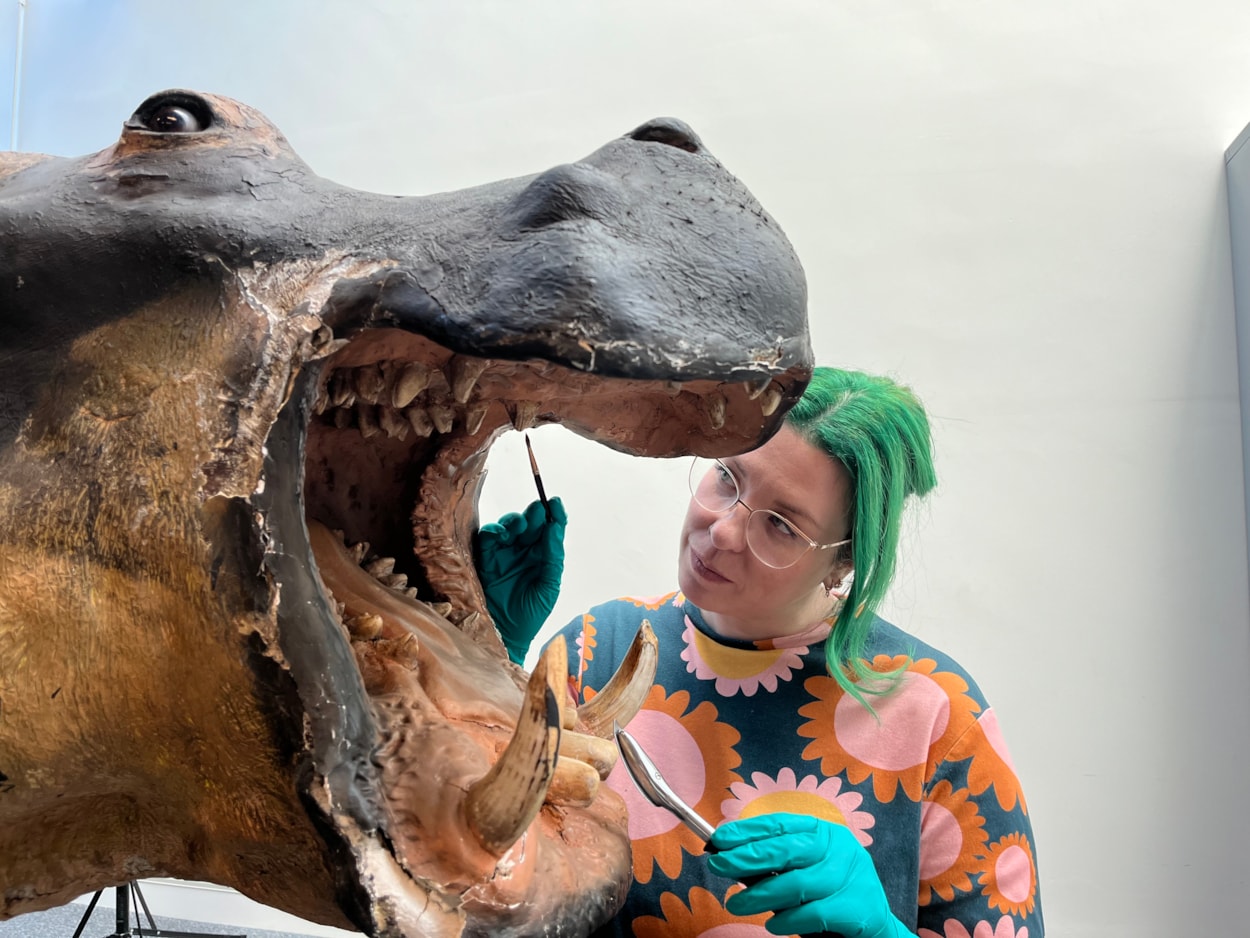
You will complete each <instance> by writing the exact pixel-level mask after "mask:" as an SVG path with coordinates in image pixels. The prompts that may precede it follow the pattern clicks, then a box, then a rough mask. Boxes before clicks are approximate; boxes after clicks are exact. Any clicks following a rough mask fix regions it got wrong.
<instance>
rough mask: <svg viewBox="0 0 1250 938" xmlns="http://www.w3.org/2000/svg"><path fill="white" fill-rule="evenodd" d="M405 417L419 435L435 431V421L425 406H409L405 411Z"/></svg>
mask: <svg viewBox="0 0 1250 938" xmlns="http://www.w3.org/2000/svg"><path fill="white" fill-rule="evenodd" d="M404 417H405V418H406V419H407V420H408V425H409V426H410V427H412V430H413V432H414V433H416V435H417V436H429V435H430V434H431V433H433V432H434V422H433V421H432V420H430V415H429V414H428V413H426V411H425V408H424V407H409V408H408V409H407V410H405V411H404Z"/></svg>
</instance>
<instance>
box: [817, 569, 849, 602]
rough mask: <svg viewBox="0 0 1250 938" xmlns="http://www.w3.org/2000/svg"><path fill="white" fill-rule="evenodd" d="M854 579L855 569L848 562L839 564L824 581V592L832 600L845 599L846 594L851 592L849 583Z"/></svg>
mask: <svg viewBox="0 0 1250 938" xmlns="http://www.w3.org/2000/svg"><path fill="white" fill-rule="evenodd" d="M854 579H855V568H854V567H852V566H851V564H850V562H849V561H845V562H839V563H837V564H835V565H834V568H833V569H832V570H830V571H829V573H828V575H827V576H826V577H825V579H824V586H825V592H827V593H828V594H829V595H830V596H831V597H832V598H834V599H846V597H847V594H849V593H850V592H851V581H852V580H854Z"/></svg>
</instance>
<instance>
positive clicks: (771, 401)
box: [760, 385, 781, 417]
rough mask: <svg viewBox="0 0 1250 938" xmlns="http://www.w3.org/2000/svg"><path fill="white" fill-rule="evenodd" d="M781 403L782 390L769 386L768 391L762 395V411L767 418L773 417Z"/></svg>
mask: <svg viewBox="0 0 1250 938" xmlns="http://www.w3.org/2000/svg"><path fill="white" fill-rule="evenodd" d="M780 403H781V388H779V387H776V386H774V385H769V387H768V389H767V390H766V391H764V392H763V393H762V394H761V395H760V410H761V411H763V413H764V416H765V417H771V416H772V415H773V413H774V412H775V411H776V410H777V405H779V404H780Z"/></svg>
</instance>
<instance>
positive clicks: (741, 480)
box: [677, 424, 850, 639]
mask: <svg viewBox="0 0 1250 938" xmlns="http://www.w3.org/2000/svg"><path fill="white" fill-rule="evenodd" d="M721 461H722V462H723V463H724V464H725V465H726V466H727V467H728V468H729V470H730V471H731V472H732V473H733V475H734V477H735V478H736V479H737V481H738V487H739V490H740V491H739V497H740V499H741V502H743V503H745V504H746V505H750V506H751V508H754V509H761V510H762V509H771V510H772V511H775V512H777V513H778V514H780V515H782V516H784V517H785V518H787V519H788V520H790V521H791V522H793V523H794V524H795V525H796V526H797V527H798V528H799V529H800V530H801V531H802V532H803V533H804V534H806V535H807V536H808V537H810V538H811V539H812V540H814V541H816V542H817V543H819V544H831V543H834V542H835V541H840V540H843V539H844V538H847V537H849V536H850V529H849V522H848V517H849V513H848V511H847V504H848V497H849V488H850V480H849V478H848V476H847V473H846V469H845V468H843V466H842V464H841V463H840V462H837V461H836V460H833V459H830V458H829V457H828V456H826V455H825V454H824V453H823V452H822V451H821V450H819V449H817V448H816V447H815V446H812V445H811V444H810V443H808V442H807V441H806V440H804V439H803V438H802V437H801V436H799V435H798V433H796V432H795V431H794V430H793V429H791V427H790V426H789V425H788V424H786V425H783V426H782V428H781V430H780V431H778V433H777V435H776V436H774V437H773V438H772V439H771V440H769V441H768V442H767V443H765V444H764V445H763V446H761V447H760V448H759V449H757V450H754V451H752V452H750V453H745V454H743V455H741V456H731V457H728V458H726V459H723V460H721ZM747 517H748V511H747V509H746V508H745V507H744V506H743V504H741V503H740V504H738V505H736V506H735V507H734V508H732V509H730V510H729V511H725V512H720V513H717V512H713V511H709V510H708V509H706V508H703V507H702V506H701V505H699V503H698V502H696V501H695V500H694V499H693V498H692V499H691V500H690V505H689V507H688V508H687V509H686V520H685V523H684V524H683V525H682V531H681V545H680V554H679V557H678V563H677V579H678V583H679V585H680V586H681V590H682V592H683V593H685V594H686V598H687V599H689V600H690V601H691V602H693V603H694V604H695V605H696V606H698V607H699V608H700V609H702V610H703V611H704V613H706V614H707V619H708V623H709V624H710V625H711V626H712V627H713V628H714V629H716V630H717V632H718V633H720V634H721V635H723V636H724V637H726V638H742V639H752V638H768V637H775V636H780V635H786V634H792V633H794V632H797V631H801V630H802V629H804V628H806V627H807V626H809V625H811V624H812V623H813V622H814V621H815V620H816V619H817V618H819V617H820V616H822V615H824V614H825V613H827V612H828V609H829V606H830V603H829V601H828V599H827V598H826V597H825V594H824V588H823V586H824V583H825V582H827V581H830V580H831V579H832V580H834V581H836V580H840V579H841V578H842V575H844V574H845V573H846V572H847V571H848V570H849V567H847V566H845V565H843V566H841V567H839V566H838V564H837V561H836V557H837V555H838V554H839V553H840V551H839V550H837V549H836V548H835V549H830V550H811V551H808V552H807V553H806V554H804V555H803V557H802V559H800V560H799V562H798V563H796V564H794V566H791V567H786V568H785V569H782V570H777V569H775V568H773V567H769V566H768V565H766V564H764V563H763V562H761V561H760V559H759V558H758V557H756V556H755V555H754V554H753V553H752V552H751V549H750V547H748V546H747V541H746V527H747Z"/></svg>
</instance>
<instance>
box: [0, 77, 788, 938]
mask: <svg viewBox="0 0 1250 938" xmlns="http://www.w3.org/2000/svg"><path fill="white" fill-rule="evenodd" d="M9 169H10V170H11V171H10V172H8V173H7V174H6V172H5V171H4V170H3V169H2V168H0V242H3V244H0V247H4V248H6V250H5V251H3V252H0V266H2V267H3V268H4V269H2V270H0V300H2V301H3V306H2V307H0V308H2V309H3V310H4V315H3V316H2V317H0V366H3V367H0V405H2V409H3V412H2V413H0V531H3V532H4V533H3V535H0V561H3V563H0V656H5V662H6V663H8V664H10V665H12V666H11V667H6V668H0V675H3V676H2V677H0V681H4V682H5V683H4V685H3V686H2V687H0V699H3V701H4V707H5V710H4V715H5V717H6V720H5V721H0V771H3V772H4V773H5V775H6V777H7V778H9V779H10V780H13V779H17V780H18V782H17V784H11V785H10V786H9V788H8V789H7V790H6V791H5V792H4V793H3V794H0V832H2V833H0V857H3V858H4V859H3V860H0V873H3V874H4V875H3V877H0V878H2V879H3V881H4V882H6V883H13V884H15V886H14V888H12V889H8V890H7V891H6V893H5V896H4V900H3V901H4V905H3V906H0V917H3V916H6V915H9V914H17V913H19V912H22V911H29V910H33V909H36V908H44V907H47V906H48V905H52V904H56V903H57V902H58V901H65V900H66V899H68V898H70V897H72V896H73V895H77V894H79V893H81V892H84V891H88V890H90V889H92V888H99V887H100V886H102V885H107V884H110V883H115V882H121V881H124V880H125V879H129V878H132V877H134V876H137V875H161V874H164V875H177V876H183V877H187V878H202V879H210V880H214V881H217V882H222V883H225V884H228V885H231V886H234V887H235V888H238V889H240V890H242V891H244V892H246V893H248V894H249V895H252V896H254V897H255V898H258V899H260V900H261V901H264V902H267V903H269V904H271V905H275V906H278V907H281V908H285V909H287V910H289V911H292V912H294V913H296V914H299V915H303V916H304V917H306V918H310V919H314V920H318V921H325V922H329V923H332V924H352V925H355V926H356V927H359V928H362V929H364V930H366V931H368V932H370V933H373V934H378V935H383V934H386V935H473V934H498V935H507V934H517V935H523V934H533V933H539V932H542V933H557V934H581V933H584V932H587V931H589V930H591V928H592V927H593V926H594V925H595V924H596V923H598V922H600V921H602V920H604V919H605V918H607V917H608V916H609V915H610V914H611V913H612V911H613V910H614V909H615V907H616V906H617V904H619V902H620V900H621V898H622V896H623V894H624V890H625V888H626V886H627V884H628V880H629V851H628V839H627V836H626V833H625V823H624V817H623V806H622V805H621V803H620V801H619V799H617V798H615V796H614V795H612V794H611V793H610V792H608V791H606V790H598V782H599V779H600V778H601V777H602V776H603V775H604V774H606V771H607V770H608V768H610V765H611V761H612V759H613V758H614V749H612V747H611V746H610V745H607V748H605V742H604V740H602V739H596V738H595V737H596V734H602V733H603V732H604V730H605V724H606V725H610V719H607V717H605V714H606V713H607V711H608V709H609V708H611V707H617V708H621V712H624V711H626V710H628V708H629V707H631V706H635V707H636V706H637V704H638V703H639V702H640V697H639V691H638V685H636V684H631V683H629V682H628V681H626V682H625V683H624V684H622V685H621V686H618V687H616V688H614V690H613V692H612V693H608V692H607V691H606V690H605V692H604V693H603V694H601V695H600V698H596V700H597V701H600V703H599V705H598V707H597V708H592V709H591V710H589V711H587V710H583V711H581V712H577V713H575V712H573V711H572V710H571V709H570V707H569V704H568V702H567V700H565V699H564V693H563V683H564V674H565V671H564V667H563V664H562V662H561V660H560V657H559V655H560V653H561V651H562V649H559V648H555V649H553V650H552V651H549V653H548V654H547V655H546V656H545V657H544V658H543V660H542V662H541V663H540V665H539V666H538V668H536V670H535V674H534V675H533V676H531V677H530V678H528V679H527V678H526V675H524V674H523V673H522V672H521V671H520V670H519V669H517V668H515V667H514V666H512V665H511V664H509V663H508V662H507V660H506V656H505V655H504V652H503V649H502V646H501V645H500V643H499V641H498V637H497V635H496V634H495V632H494V630H493V628H492V627H491V623H490V621H489V618H488V616H487V614H486V609H485V603H484V600H483V596H482V592H481V588H480V585H479V584H478V582H477V579H476V575H475V573H474V569H473V563H472V536H473V532H474V531H475V530H476V527H477V517H476V500H477V493H478V489H479V487H480V483H481V475H482V466H483V464H484V460H485V456H486V453H487V451H488V449H489V446H490V444H491V442H492V441H493V440H494V439H495V438H496V437H497V436H498V435H499V434H500V433H503V432H506V431H507V430H509V429H512V428H516V429H522V430H523V429H527V428H528V427H530V426H534V425H537V424H543V423H552V422H560V423H563V424H564V425H565V426H568V427H570V428H571V429H573V430H575V431H576V432H579V433H581V434H583V435H586V436H589V437H591V438H594V439H597V440H599V441H601V442H604V443H606V444H607V445H609V446H612V447H614V448H617V449H621V450H623V451H626V452H632V453H641V454H647V455H676V454H679V453H685V452H699V453H704V454H715V453H728V452H736V451H741V450H743V449H746V448H748V447H750V446H752V445H754V444H755V443H757V442H759V441H760V440H762V439H764V438H766V437H767V435H768V434H769V433H771V432H772V430H773V429H774V428H775V427H776V426H777V424H778V422H779V421H780V419H781V417H782V414H783V413H784V410H785V409H786V407H788V406H789V404H790V403H791V402H792V401H793V400H795V399H796V398H797V396H798V394H799V393H801V390H802V386H803V384H804V382H805V380H806V376H807V373H808V371H809V369H810V365H811V360H810V358H811V356H810V349H809V347H808V344H807V333H806V323H805V320H804V316H803V306H804V299H805V298H804V293H803V278H802V271H801V268H800V267H799V266H798V262H797V260H795V258H794V255H793V252H792V251H791V250H790V248H789V245H788V244H787V243H786V242H785V239H784V237H783V236H782V235H781V234H780V232H779V231H778V230H777V229H776V227H775V225H774V224H773V223H772V221H771V220H770V219H769V218H768V217H767V215H765V214H764V213H763V211H762V210H761V209H759V207H758V206H757V205H756V204H755V202H754V200H753V199H751V197H750V195H749V194H748V193H746V191H745V189H743V188H742V187H741V185H740V184H739V183H738V182H737V181H736V180H734V179H733V178H732V177H731V176H729V175H728V174H727V173H725V172H724V171H723V169H722V168H721V167H720V166H719V165H718V164H717V163H716V162H715V160H713V159H712V158H711V157H710V156H708V155H707V154H706V152H705V151H704V150H703V148H702V145H701V144H700V143H699V142H698V141H697V138H695V137H694V136H693V134H692V133H690V132H689V130H688V129H687V128H685V127H684V126H683V125H680V124H679V123H678V122H673V121H656V122H651V123H650V124H647V125H643V127H641V128H639V129H638V130H636V131H634V132H633V133H631V134H630V135H627V136H626V137H624V138H622V139H620V140H618V141H615V142H613V143H610V144H609V145H608V146H606V147H604V148H603V149H601V150H599V151H597V152H596V153H595V154H592V155H591V156H590V157H587V158H586V159H585V160H583V161H580V162H579V163H575V164H570V165H568V166H563V167H557V168H556V169H554V170H551V171H549V172H548V173H544V174H540V175H539V176H535V177H529V178H527V179H521V180H513V181H508V182H504V183H496V184H493V185H489V186H483V187H480V188H478V189H472V190H466V191H465V192H461V193H451V194H445V195H440V196H432V197H427V198H424V199H387V198H384V197H381V196H374V195H370V194H366V193H358V192H352V191H351V190H345V189H341V188H339V187H335V186H333V185H332V184H330V183H327V182H325V181H323V180H320V179H317V178H316V177H315V176H313V175H312V174H311V173H310V172H309V171H308V170H307V167H305V166H304V165H303V164H302V163H300V162H299V161H298V158H297V157H295V156H294V154H293V153H291V152H290V150H289V147H287V145H286V144H285V141H283V140H282V138H281V136H280V135H279V134H278V133H277V131H276V130H274V129H273V128H272V127H271V126H270V125H269V124H268V123H267V122H265V121H264V119H263V118H262V117H260V116H259V115H258V114H256V112H254V111H251V110H250V109H248V108H246V106H244V105H240V104H237V103H235V102H231V101H228V100H226V99H222V98H216V97H212V96H207V95H195V94H192V93H190V92H172V93H164V94H162V95H156V96H154V97H153V98H151V99H149V101H147V102H145V103H144V104H143V105H142V106H141V107H140V109H139V110H138V111H137V112H136V114H135V116H134V117H133V118H132V119H131V121H129V122H128V124H127V126H126V128H125V130H124V131H123V135H122V139H121V140H120V141H119V143H118V144H117V145H116V146H115V147H113V148H110V149H109V150H106V151H102V152H101V153H100V154H96V155H95V156H93V157H88V158H85V159H83V160H77V161H59V160H43V161H35V160H31V159H29V158H21V159H20V160H14V161H13V162H12V163H11V164H10V166H9ZM50 310H51V311H55V316H54V318H53V319H52V320H51V321H50V320H49V311H50ZM32 565H34V566H35V567H37V568H38V569H39V571H40V575H39V576H38V577H37V578H32V577H31V576H29V575H28V574H27V572H26V571H27V570H28V569H30V568H31V567H32ZM84 636H88V637H89V638H86V639H85V638H84ZM101 637H107V640H106V641H103V642H101V641H99V639H100V638H101ZM36 638H37V640H36ZM84 641H87V643H88V645H89V647H91V649H92V651H93V654H91V655H88V656H85V657H84V656H83V655H82V654H81V653H79V652H78V649H79V648H80V647H81V646H82V645H83V643H84ZM134 647H143V648H145V649H147V650H148V651H149V658H148V659H147V660H145V661H143V662H142V667H141V666H140V665H139V663H137V662H136V661H135V660H134V658H133V656H130V655H128V654H127V653H126V652H127V650H128V649H130V648H134ZM654 656H655V648H654V643H653V640H649V639H648V637H647V635H646V634H643V635H642V636H641V638H640V641H639V644H638V646H637V649H636V653H635V655H634V656H633V659H632V664H631V668H630V669H628V670H629V671H630V672H631V673H637V674H641V675H642V676H643V678H644V680H643V683H644V684H645V683H646V681H645V675H646V671H647V667H648V665H649V664H650V665H653V663H654ZM18 662H20V666H18ZM118 686H121V687H126V688H128V690H127V692H126V693H125V694H120V695H119V694H116V693H112V690H113V689H114V688H116V687H118ZM171 688H176V689H177V692H176V693H171V692H170V689H171ZM54 691H55V692H54ZM601 698H602V699H601ZM12 701H17V703H16V704H14V703H12ZM136 731H140V732H139V735H140V736H141V738H140V739H138V740H136V739H135V738H134V737H135V734H136ZM41 734H42V737H47V739H49V740H51V743H46V742H44V741H40V740H41ZM61 740H64V741H65V743H64V745H62V744H61V742H60V741H61ZM70 740H75V741H79V742H78V743H71V742H70ZM82 740H87V741H88V744H86V745H83V744H82V743H81V741H82ZM510 740H511V742H510ZM574 750H576V752H577V758H572V757H571V753H573V751H574ZM153 752H155V753H156V755H155V756H154V757H153V756H151V754H152V753H153ZM561 753H563V754H564V755H565V757H566V758H564V759H561V758H560V755H561ZM49 819H53V828H55V827H56V823H60V824H62V825H63V827H64V829H65V830H67V831H73V832H74V834H73V836H72V837H69V838H67V839H65V840H64V841H63V842H60V841H56V840H55V839H52V840H48V839H47V838H45V837H35V836H32V831H35V830H40V831H46V830H47V829H48V824H49ZM56 819H59V821H57V820H56ZM136 830H138V832H139V842H138V843H137V844H136V843H135V842H134V836H135V831H136ZM40 840H43V841H44V842H45V846H43V847H41V848H40V849H38V850H33V849H32V848H31V846H30V844H32V843H35V842H38V841H40ZM84 845H86V846H87V847H89V849H86V850H84V849H83V846H84Z"/></svg>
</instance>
